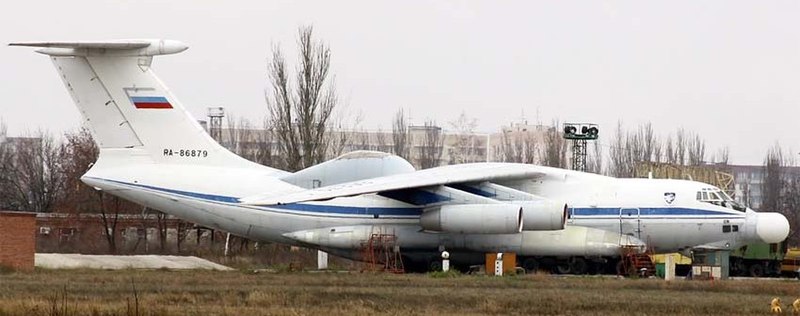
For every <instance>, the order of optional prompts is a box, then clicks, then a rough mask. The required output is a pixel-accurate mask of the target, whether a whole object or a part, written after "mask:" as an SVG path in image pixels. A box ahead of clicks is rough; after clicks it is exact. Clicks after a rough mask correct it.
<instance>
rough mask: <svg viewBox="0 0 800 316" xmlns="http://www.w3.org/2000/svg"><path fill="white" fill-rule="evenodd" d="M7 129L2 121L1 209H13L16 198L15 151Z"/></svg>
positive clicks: (0, 140) (0, 121)
mask: <svg viewBox="0 0 800 316" xmlns="http://www.w3.org/2000/svg"><path fill="white" fill-rule="evenodd" d="M6 131H7V127H6V124H5V121H3V120H2V119H0V209H11V206H12V204H13V203H12V201H13V200H14V196H15V189H14V182H15V181H14V172H15V170H14V150H13V148H12V144H11V143H10V142H8V141H7V140H6V135H7V134H6Z"/></svg>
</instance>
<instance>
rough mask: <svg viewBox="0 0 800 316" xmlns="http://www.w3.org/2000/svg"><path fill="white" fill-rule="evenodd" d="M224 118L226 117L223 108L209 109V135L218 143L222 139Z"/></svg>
mask: <svg viewBox="0 0 800 316" xmlns="http://www.w3.org/2000/svg"><path fill="white" fill-rule="evenodd" d="M223 117H225V108H223V107H221V106H217V107H209V108H208V134H209V135H211V138H213V139H214V140H216V141H220V140H221V139H222V118H223Z"/></svg>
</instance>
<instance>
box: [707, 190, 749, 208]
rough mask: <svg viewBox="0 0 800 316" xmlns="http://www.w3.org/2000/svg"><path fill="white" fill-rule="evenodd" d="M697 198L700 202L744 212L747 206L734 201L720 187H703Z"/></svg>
mask: <svg viewBox="0 0 800 316" xmlns="http://www.w3.org/2000/svg"><path fill="white" fill-rule="evenodd" d="M697 200H698V201H700V202H705V203H711V204H714V205H719V206H722V207H727V208H730V209H734V210H737V211H741V212H744V211H745V207H744V206H743V205H741V204H739V203H738V202H736V201H734V200H733V199H732V198H731V197H730V196H729V195H728V194H727V193H725V192H723V191H722V190H720V189H718V188H703V189H701V190H700V191H698V192H697Z"/></svg>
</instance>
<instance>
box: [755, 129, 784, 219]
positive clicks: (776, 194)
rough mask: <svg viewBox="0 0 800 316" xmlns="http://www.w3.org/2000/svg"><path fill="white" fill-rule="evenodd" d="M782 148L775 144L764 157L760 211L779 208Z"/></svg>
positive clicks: (774, 210)
mask: <svg viewBox="0 0 800 316" xmlns="http://www.w3.org/2000/svg"><path fill="white" fill-rule="evenodd" d="M783 163H784V161H783V150H781V147H780V146H779V145H778V144H775V145H774V146H773V147H772V148H770V149H769V150H768V151H767V156H766V157H765V158H764V182H763V184H762V187H761V192H762V196H763V198H762V200H761V207H760V209H761V210H762V211H769V212H778V211H780V209H781V207H780V206H781V205H780V204H781V188H783V186H784V175H783V166H784V165H783Z"/></svg>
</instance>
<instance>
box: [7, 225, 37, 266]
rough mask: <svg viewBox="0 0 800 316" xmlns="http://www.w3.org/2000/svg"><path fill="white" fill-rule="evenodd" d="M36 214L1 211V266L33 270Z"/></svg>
mask: <svg viewBox="0 0 800 316" xmlns="http://www.w3.org/2000/svg"><path fill="white" fill-rule="evenodd" d="M35 252H36V213H23V212H5V211H0V265H2V266H6V267H10V268H12V269H16V270H22V271H30V270H33V265H34V253H35Z"/></svg>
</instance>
